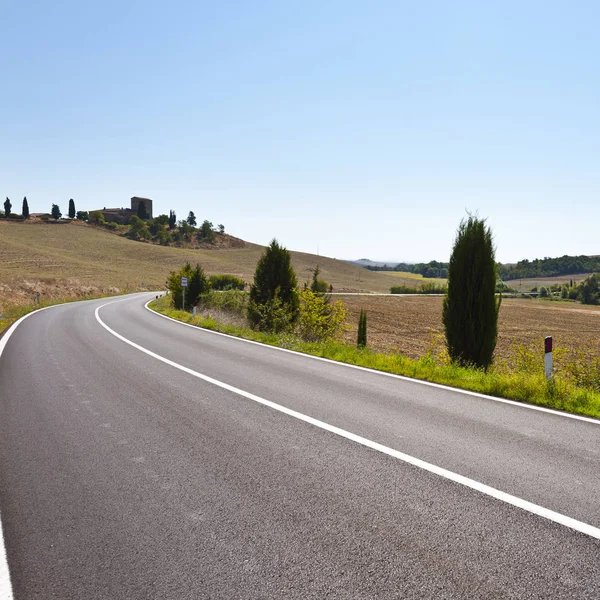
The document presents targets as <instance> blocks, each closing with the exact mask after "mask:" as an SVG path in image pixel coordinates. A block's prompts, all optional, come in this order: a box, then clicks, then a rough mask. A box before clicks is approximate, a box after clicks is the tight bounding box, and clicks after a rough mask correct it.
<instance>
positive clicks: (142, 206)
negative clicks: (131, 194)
mask: <svg viewBox="0 0 600 600" xmlns="http://www.w3.org/2000/svg"><path fill="white" fill-rule="evenodd" d="M137 216H138V217H139V218H140V219H141V220H142V221H145V220H146V219H147V218H148V211H147V210H146V203H145V202H144V201H143V200H140V203H139V204H138V209H137Z"/></svg>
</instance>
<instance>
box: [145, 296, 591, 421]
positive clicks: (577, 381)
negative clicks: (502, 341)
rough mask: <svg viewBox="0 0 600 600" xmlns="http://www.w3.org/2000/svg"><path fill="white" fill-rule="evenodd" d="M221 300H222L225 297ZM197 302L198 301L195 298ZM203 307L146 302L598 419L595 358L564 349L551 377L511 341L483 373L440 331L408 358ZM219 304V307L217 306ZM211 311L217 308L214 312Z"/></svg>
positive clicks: (225, 327) (368, 364)
mask: <svg viewBox="0 0 600 600" xmlns="http://www.w3.org/2000/svg"><path fill="white" fill-rule="evenodd" d="M238 300H239V302H240V305H239V307H238V310H239V314H240V315H241V314H242V313H243V304H244V302H243V301H242V300H241V295H240V297H239V298H238ZM221 302H222V304H226V302H225V299H223V300H222V301H221ZM199 305H202V304H201V303H200V302H199ZM203 306H204V309H203V310H202V311H201V312H200V314H198V315H196V316H193V315H192V313H191V312H187V311H182V310H177V309H175V308H173V307H172V306H171V300H170V298H169V297H168V296H167V297H162V298H160V299H159V301H158V303H156V302H154V301H152V302H151V303H150V304H149V307H150V308H151V309H152V310H154V311H156V312H158V313H161V314H163V315H166V316H168V317H171V318H173V319H176V320H178V321H182V322H184V323H188V324H191V325H194V326H197V327H201V328H204V329H209V330H211V331H218V332H220V333H225V334H228V335H232V336H235V337H240V338H244V339H248V340H253V341H256V342H261V343H263V344H268V345H270V346H278V347H280V348H286V349H288V350H294V351H296V352H301V353H304V354H310V355H312V356H318V357H321V358H327V359H330V360H334V361H339V362H344V363H348V364H351V365H357V366H361V367H365V368H368V369H374V370H378V371H384V372H386V373H393V374H396V375H401V376H405V377H410V378H413V379H421V380H424V381H430V382H433V383H439V384H442V385H447V386H450V387H455V388H460V389H464V390H470V391H473V392H478V393H481V394H486V395H489V396H496V397H500V398H507V399H511V400H516V401H519V402H527V403H531V404H536V405H539V406H545V407H548V408H553V409H556V410H563V411H567V412H571V413H574V414H580V415H586V416H590V417H596V418H600V359H598V358H596V359H590V358H589V357H583V356H578V357H575V358H570V359H569V358H568V357H567V356H566V353H563V356H562V357H561V356H560V350H558V348H557V349H556V350H558V355H556V363H557V365H560V366H558V367H557V370H556V373H555V376H554V378H553V379H552V380H546V378H545V376H544V366H543V354H542V353H541V352H540V351H539V348H537V346H536V347H535V348H534V347H531V348H526V347H524V346H521V345H516V346H515V348H514V349H513V353H512V356H511V358H510V359H509V360H507V361H498V362H496V363H494V364H493V365H492V366H491V367H490V368H489V369H488V370H487V372H486V371H484V370H483V369H475V368H470V367H461V366H458V365H457V364H453V363H451V362H450V360H449V357H448V354H447V351H446V349H445V346H444V343H443V341H442V338H443V336H440V337H437V336H436V337H434V338H432V341H431V344H430V349H429V351H428V352H427V354H426V355H425V356H424V357H422V358H420V359H411V358H408V357H405V356H402V355H400V354H386V353H381V352H376V351H375V350H372V349H370V348H357V347H356V346H355V345H354V344H345V343H343V342H340V341H337V340H335V339H332V340H327V341H306V340H304V339H302V338H301V337H300V336H299V335H297V334H295V333H291V332H290V331H284V332H281V333H271V332H265V331H257V330H253V329H250V328H249V327H248V326H247V325H241V323H242V322H243V321H242V320H241V319H240V320H238V322H237V323H231V322H229V323H225V322H222V321H221V320H217V319H215V318H214V316H212V315H211V310H212V309H211V307H210V302H208V303H207V302H205V303H204V304H203ZM220 308H224V307H223V306H222V305H221V307H220ZM213 312H214V311H213ZM215 314H221V313H220V312H219V311H216V313H215ZM538 345H539V344H538ZM539 346H540V347H541V345H539ZM586 381H587V382H588V383H587V384H586Z"/></svg>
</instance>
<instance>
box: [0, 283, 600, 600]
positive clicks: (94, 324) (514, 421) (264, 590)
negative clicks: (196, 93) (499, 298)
mask: <svg viewBox="0 0 600 600" xmlns="http://www.w3.org/2000/svg"><path fill="white" fill-rule="evenodd" d="M151 297H153V296H152V295H149V294H138V295H133V296H128V297H125V298H119V299H112V300H97V301H89V302H82V303H77V304H69V305H64V306H58V307H53V308H51V309H47V310H43V311H40V312H37V313H34V314H32V315H31V316H29V317H28V318H26V319H25V320H23V321H22V322H21V323H20V324H19V326H18V327H17V328H16V329H15V330H14V332H13V333H12V335H11V336H10V337H9V338H8V339H5V340H4V343H5V348H4V350H3V351H2V350H1V349H0V352H2V353H1V355H0V514H1V517H2V528H3V531H4V543H5V547H6V556H7V561H8V568H9V571H10V579H11V584H12V593H13V594H14V598H16V599H18V600H21V599H28V598H43V599H49V598H60V599H71V598H73V599H75V598H85V599H95V598H106V599H111V600H112V599H116V598H125V599H138V598H139V599H141V598H161V599H162V598H169V599H177V600H179V599H188V598H189V599H198V598H210V599H217V598H223V599H228V600H229V599H234V598H260V599H263V598H277V599H279V598H302V599H307V598H352V599H367V598H373V599H375V598H378V599H379V598H382V599H385V598H436V599H441V598H477V599H480V598H490V599H498V598H574V599H578V600H581V599H585V598H590V599H596V600H597V598H599V597H600V559H599V558H598V557H599V556H600V422H597V421H593V420H591V419H590V420H586V419H577V418H569V417H566V416H563V415H557V414H553V413H552V412H547V411H540V410H533V409H530V408H527V407H523V406H519V405H514V404H512V403H505V402H499V401H494V400H491V399H486V398H482V397H479V396H477V395H471V394H465V393H461V392H458V391H452V390H448V389H444V388H441V387H438V386H431V385H424V384H422V383H417V382H412V381H407V380H403V379H401V378H397V377H391V376H386V375H382V374H377V373H372V372H369V371H365V370H361V369H356V368H350V367H347V366H343V365H336V364H332V363H330V362H327V361H321V360H316V359H313V358H309V357H304V356H300V355H297V354H295V353H289V352H283V351H280V350H277V349H274V348H269V347H265V346H261V345H258V344H253V343H248V342H244V341H240V340H236V339H233V338H229V337H226V336H221V335H218V334H213V333H210V332H206V331H202V330H198V329H195V328H191V327H187V326H184V325H182V324H179V323H176V322H173V321H170V320H168V319H166V318H163V317H161V316H159V315H156V314H154V313H152V312H150V311H149V310H147V309H145V308H144V304H145V302H146V301H148V299H150V298H151ZM2 343H3V342H1V341H0V348H1V344H2ZM0 550H1V548H0ZM1 562H2V552H1V551H0V563H1ZM4 584H5V589H8V586H7V580H6V578H5V580H4ZM2 585H3V582H2V567H1V565H0V594H1V593H2V589H3V588H2ZM9 593H10V592H9ZM0 597H1V596H0ZM7 597H8V596H7Z"/></svg>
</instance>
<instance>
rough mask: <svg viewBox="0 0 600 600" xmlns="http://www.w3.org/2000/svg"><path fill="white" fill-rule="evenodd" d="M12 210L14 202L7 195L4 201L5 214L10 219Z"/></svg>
mask: <svg viewBox="0 0 600 600" xmlns="http://www.w3.org/2000/svg"><path fill="white" fill-rule="evenodd" d="M11 210H12V203H11V201H10V200H9V199H8V196H6V200H5V201H4V216H5V217H6V218H7V219H8V217H10V211H11Z"/></svg>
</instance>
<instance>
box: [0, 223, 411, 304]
mask: <svg viewBox="0 0 600 600" xmlns="http://www.w3.org/2000/svg"><path fill="white" fill-rule="evenodd" d="M280 242H281V243H283V244H284V245H285V240H280ZM262 252H263V248H262V246H258V245H255V244H249V243H247V244H246V247H245V248H229V249H219V248H216V249H185V248H176V247H164V246H157V245H153V244H150V243H143V242H134V241H131V240H129V239H126V238H123V237H120V236H118V235H115V234H112V233H109V232H108V231H106V230H104V229H100V228H96V227H93V226H89V225H86V224H84V223H78V222H73V223H70V222H64V223H60V222H59V223H52V222H49V223H43V222H39V221H38V222H29V223H19V222H14V223H8V222H6V221H0V312H2V310H4V309H5V308H6V307H7V306H9V305H24V304H29V303H30V302H31V297H32V294H33V293H34V292H35V291H39V292H40V293H41V295H42V298H43V299H53V298H77V297H82V296H83V293H84V291H85V292H86V293H87V294H88V295H89V294H105V293H110V292H112V293H118V292H119V291H126V290H129V291H134V290H141V289H143V288H142V282H143V283H144V287H145V288H147V289H162V288H163V287H164V282H165V280H166V277H167V275H168V273H169V271H171V270H173V269H177V268H179V267H180V266H182V265H183V264H184V263H185V261H188V260H189V261H190V262H191V263H196V262H199V263H200V264H201V265H202V267H203V268H204V270H205V271H206V272H207V274H213V273H232V274H234V275H237V276H239V277H241V278H242V279H244V280H245V281H247V282H251V281H252V278H253V275H254V269H255V267H256V263H257V261H258V259H259V257H260V256H261V254H262ZM292 261H293V265H294V268H295V270H296V274H297V276H298V282H299V284H300V285H302V284H303V283H304V282H305V281H309V280H310V279H311V277H312V269H314V267H315V265H316V264H317V263H318V264H319V267H320V269H321V278H323V279H325V280H326V281H327V282H328V283H331V284H332V285H333V287H334V290H335V291H349V292H360V291H366V292H379V293H382V292H383V293H388V292H389V290H390V287H391V286H392V285H395V284H396V283H399V282H401V281H403V280H401V279H398V278H396V277H393V276H390V275H388V274H385V273H374V272H371V271H367V270H366V269H363V268H362V267H357V266H355V265H351V264H348V263H345V262H343V261H341V260H335V259H332V258H326V257H322V256H320V257H319V256H315V255H312V254H305V253H301V252H292ZM405 282H406V283H410V280H408V279H406V281H405ZM413 285H414V282H413Z"/></svg>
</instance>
